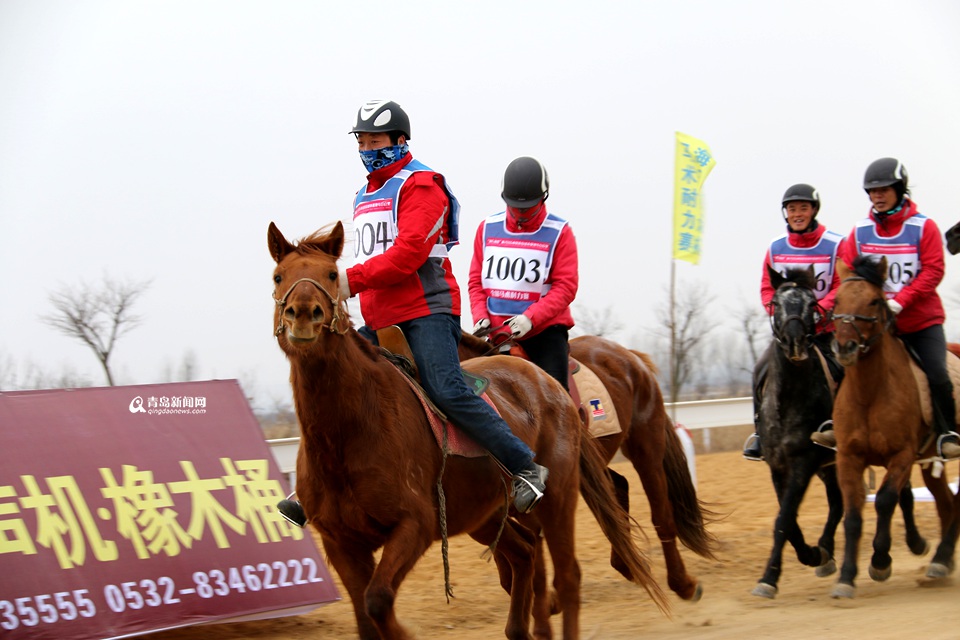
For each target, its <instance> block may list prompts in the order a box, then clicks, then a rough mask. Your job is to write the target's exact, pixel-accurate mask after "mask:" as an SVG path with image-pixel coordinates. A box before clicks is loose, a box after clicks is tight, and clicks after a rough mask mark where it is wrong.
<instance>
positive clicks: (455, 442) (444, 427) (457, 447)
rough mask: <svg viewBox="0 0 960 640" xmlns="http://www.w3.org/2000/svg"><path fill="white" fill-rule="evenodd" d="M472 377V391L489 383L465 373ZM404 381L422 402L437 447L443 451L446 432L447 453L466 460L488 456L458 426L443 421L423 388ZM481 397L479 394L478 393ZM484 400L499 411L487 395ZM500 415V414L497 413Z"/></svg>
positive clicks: (470, 383)
mask: <svg viewBox="0 0 960 640" xmlns="http://www.w3.org/2000/svg"><path fill="white" fill-rule="evenodd" d="M467 375H470V377H471V378H472V380H473V382H471V381H470V380H467V385H468V386H470V388H471V389H473V390H477V389H479V388H480V387H481V386H482V387H483V388H484V389H485V388H486V385H487V384H488V383H489V381H488V380H486V378H481V377H479V376H474V375H473V374H467V372H466V371H464V377H465V378H466V376H467ZM403 379H404V380H406V381H407V384H409V385H410V388H411V389H413V393H414V394H416V396H417V399H418V400H420V404H421V405H422V406H423V411H424V413H426V414H427V420H428V421H429V422H430V430H431V431H433V436H434V437H435V438H436V439H437V445H439V446H440V448H441V449H443V436H444V431H446V435H447V453H448V454H449V455H454V456H463V457H464V458H479V457H481V456H485V455H487V450H486V449H484V448H483V447H481V446H480V445H479V444H477V442H476V441H475V440H474V439H473V438H471V437H470V436H468V435H467V434H466V433H464V431H463V430H462V429H460V427H458V426H456V425H455V424H453V423H452V422H450V421H449V420H447V419H446V418H443V419H441V418H440V416H439V415H437V412H436V410H435V407H434V406H433V403H432V402H430V401H429V400H428V399H427V396H426V394H425V393H424V392H423V388H422V387H421V386H420V385H418V384H417V383H415V382H414V381H413V380H411V379H410V378H409V377H408V376H406V375H405V376H403ZM478 395H479V392H478ZM480 397H481V398H483V400H484V401H485V402H486V403H487V404H489V405H490V406H491V407H493V410H494V411H497V408H496V407H495V406H494V405H493V402H491V401H490V398H489V397H488V396H487V394H486V393H483V394H482V395H480ZM497 413H498V415H499V412H497Z"/></svg>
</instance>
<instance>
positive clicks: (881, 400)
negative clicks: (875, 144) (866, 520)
mask: <svg viewBox="0 0 960 640" xmlns="http://www.w3.org/2000/svg"><path fill="white" fill-rule="evenodd" d="M837 267H838V270H839V273H840V277H841V279H842V282H841V285H840V287H839V288H838V289H837V296H836V303H835V306H834V309H833V318H834V320H835V322H836V344H837V352H838V358H839V360H840V363H841V364H842V365H843V366H844V367H845V368H846V374H845V376H844V380H843V384H841V385H840V389H839V391H838V393H837V397H836V400H835V402H834V408H833V422H834V430H835V433H836V437H837V477H838V480H839V482H840V490H841V492H842V493H843V507H844V533H845V535H846V543H845V548H844V557H843V565H842V566H841V568H840V577H839V580H838V582H837V584H836V586H835V587H834V590H833V592H832V594H831V595H832V596H833V597H834V598H852V597H853V595H854V593H855V588H854V578H855V577H856V575H857V554H858V551H859V545H860V537H861V533H862V524H863V515H862V512H863V504H864V501H865V498H866V496H865V493H866V491H865V489H864V482H863V472H864V469H866V467H867V466H868V465H874V466H882V467H885V468H886V470H887V473H886V475H885V476H884V479H883V482H882V484H881V485H880V488H879V489H878V490H877V495H876V505H875V506H876V511H877V531H876V535H875V537H874V542H873V548H874V552H873V557H872V558H871V561H870V571H869V573H870V577H871V578H873V579H874V580H877V581H882V580H886V579H887V578H889V577H890V573H891V564H892V559H891V557H890V522H891V517H892V515H893V511H894V509H895V507H896V505H897V500H898V496H899V495H900V492H901V489H902V488H903V487H904V486H905V485H906V483H907V482H908V481H909V479H910V470H911V466H912V465H913V464H914V462H916V461H917V457H918V452H919V456H920V457H921V458H929V457H931V456H933V455H934V454H935V446H934V441H933V439H931V438H929V435H930V425H929V424H928V423H926V422H925V421H924V417H923V411H922V408H921V402H920V392H919V389H918V386H917V385H916V384H910V383H911V381H913V379H914V377H913V373H912V371H911V360H910V355H909V354H908V353H907V350H906V347H904V345H903V342H901V341H900V340H899V339H897V338H896V337H895V336H894V334H893V326H894V316H893V312H892V311H891V310H890V309H889V307H888V306H887V304H886V300H885V298H884V293H883V282H884V280H885V279H886V273H887V261H886V259H885V258H883V259H881V260H879V261H873V260H865V259H859V258H858V259H857V260H856V261H855V263H854V272H851V271H850V270H849V269H848V268H847V267H846V266H845V265H843V264H842V263H840V262H838V264H837ZM934 466H935V465H931V464H927V465H924V466H923V467H922V475H923V481H924V484H926V486H927V488H928V489H929V490H930V493H931V494H932V495H933V498H934V500H935V501H936V504H937V513H938V514H939V516H940V523H941V543H940V546H939V547H938V549H937V552H936V554H935V555H934V559H933V563H932V564H931V565H930V568H929V570H928V574H927V575H928V576H929V577H941V574H944V575H945V573H946V572H949V570H951V569H952V567H953V552H954V546H955V543H956V537H957V523H956V522H955V521H953V514H954V512H955V511H957V507H960V505H956V506H955V505H954V504H953V503H954V502H956V500H954V499H953V496H952V495H951V494H950V489H949V487H948V485H947V477H946V474H935V473H934V470H933V469H934ZM935 476H936V477H935Z"/></svg>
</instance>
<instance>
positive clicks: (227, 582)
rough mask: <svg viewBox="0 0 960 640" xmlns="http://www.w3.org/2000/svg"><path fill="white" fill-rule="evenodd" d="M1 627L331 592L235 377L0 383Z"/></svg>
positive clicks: (103, 634) (113, 628)
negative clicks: (282, 508) (285, 508)
mask: <svg viewBox="0 0 960 640" xmlns="http://www.w3.org/2000/svg"><path fill="white" fill-rule="evenodd" d="M0 456H2V457H0V460H2V461H0V637H2V638H4V639H8V640H15V639H18V638H30V639H31V640H34V639H45V638H50V639H57V640H63V639H81V638H84V639H85V638H120V637H127V636H132V635H138V634H142V633H149V632H152V631H159V630H161V629H169V628H173V627H180V626H186V625H193V624H200V623H205V622H226V621H229V620H234V619H246V620H249V619H255V618H265V617H273V616H278V615H291V614H297V613H305V612H307V611H309V610H311V609H314V608H316V607H317V606H318V605H320V604H323V603H325V602H331V601H334V600H338V599H339V594H338V592H337V589H336V586H335V585H334V584H333V582H332V581H331V579H330V574H329V572H328V570H327V567H326V565H325V564H324V563H323V560H322V559H321V558H320V555H319V553H318V551H317V548H316V545H315V544H314V543H313V540H312V539H311V538H310V536H309V533H308V532H305V531H304V530H301V529H299V528H297V527H295V526H293V525H291V524H290V523H288V522H287V521H286V520H284V519H283V518H282V517H280V516H279V514H277V512H276V509H275V505H276V503H277V502H278V501H279V500H280V499H281V498H283V497H284V496H285V495H286V493H287V486H286V480H285V479H284V477H283V475H282V474H281V473H280V471H279V469H278V468H277V465H276V463H275V462H274V460H273V457H272V456H271V454H270V451H269V449H268V447H267V444H266V442H265V441H264V439H263V433H262V431H261V429H260V426H259V425H258V423H257V421H256V418H255V417H254V416H253V413H252V412H251V411H250V407H249V405H248V404H247V401H246V398H245V397H244V395H243V392H242V391H241V389H240V386H239V385H238V384H237V382H236V381H235V380H218V381H209V382H187V383H174V384H157V385H142V386H128V387H105V388H92V389H57V390H50V391H18V392H3V393H0Z"/></svg>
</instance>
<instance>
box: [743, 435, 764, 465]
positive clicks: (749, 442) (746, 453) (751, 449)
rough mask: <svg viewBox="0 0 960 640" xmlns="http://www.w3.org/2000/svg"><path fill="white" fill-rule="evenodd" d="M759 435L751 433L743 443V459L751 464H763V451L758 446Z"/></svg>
mask: <svg viewBox="0 0 960 640" xmlns="http://www.w3.org/2000/svg"><path fill="white" fill-rule="evenodd" d="M759 441H760V435H759V434H756V433H751V434H750V435H749V436H747V439H746V441H745V442H744V443H743V459H744V460H750V461H751V462H763V450H762V449H761V448H760V446H759V443H760V442H759Z"/></svg>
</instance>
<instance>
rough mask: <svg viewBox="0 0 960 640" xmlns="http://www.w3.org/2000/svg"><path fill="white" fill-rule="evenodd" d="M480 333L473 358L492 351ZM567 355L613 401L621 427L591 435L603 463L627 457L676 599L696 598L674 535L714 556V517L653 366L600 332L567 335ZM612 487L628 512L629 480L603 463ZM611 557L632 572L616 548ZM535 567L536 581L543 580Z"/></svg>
mask: <svg viewBox="0 0 960 640" xmlns="http://www.w3.org/2000/svg"><path fill="white" fill-rule="evenodd" d="M489 348H490V345H489V343H487V342H486V341H484V340H481V339H479V338H475V337H474V336H471V335H469V334H465V335H464V336H463V340H462V342H461V349H460V354H461V357H462V358H467V357H473V356H476V355H479V354H482V353H485V352H487V351H488V350H489ZM570 356H571V357H572V358H574V359H575V360H577V361H578V362H580V363H581V364H583V365H585V366H587V367H589V368H590V370H591V371H593V372H594V373H595V374H596V375H597V376H598V377H599V378H600V380H601V382H603V384H604V386H605V387H606V388H607V391H608V392H609V393H610V396H611V399H612V400H613V404H614V407H615V409H616V414H617V416H618V417H619V419H620V426H621V431H620V432H619V433H616V434H612V435H607V436H602V437H600V438H596V439H595V442H596V443H597V444H598V445H599V446H600V448H601V449H602V450H603V452H604V457H605V458H606V460H607V462H609V461H610V460H611V459H613V456H614V455H615V454H616V453H617V451H618V450H620V451H622V452H623V455H624V456H625V457H626V458H627V459H628V460H630V462H631V463H632V464H633V468H634V469H635V470H636V471H637V474H638V475H639V476H640V480H641V482H642V484H643V488H644V491H645V493H646V495H647V501H648V502H649V503H650V511H651V519H652V520H653V524H654V527H655V528H656V530H657V537H658V538H659V539H660V544H661V546H662V548H663V555H664V560H665V562H666V565H667V583H668V585H669V587H670V589H672V590H673V591H674V592H675V593H676V594H677V595H678V596H679V597H680V598H682V599H684V600H691V601H697V600H699V599H700V597H701V595H702V594H703V588H702V586H701V584H700V582H699V581H698V580H697V579H696V578H695V577H693V576H691V575H690V574H689V573H687V569H686V566H685V565H684V563H683V558H682V557H681V556H680V550H679V547H678V545H677V539H678V538H679V540H680V541H681V542H682V543H683V544H684V545H685V546H686V547H687V548H689V549H690V550H692V551H693V552H695V553H697V554H698V555H700V556H703V557H705V558H714V557H715V556H714V551H715V547H716V544H717V541H716V538H715V537H714V536H713V535H711V534H710V533H709V532H707V529H706V525H707V524H708V523H709V520H710V519H711V518H712V517H713V516H714V514H713V513H711V512H710V511H709V510H708V509H707V508H706V506H705V505H703V504H702V503H701V502H700V501H699V499H698V498H697V492H696V488H695V487H694V486H693V481H692V479H691V477H690V469H689V467H688V466H687V458H686V454H685V453H684V450H683V445H682V443H681V442H680V438H679V437H678V436H677V434H676V430H675V429H674V426H673V423H672V421H671V420H670V417H669V416H668V415H667V411H666V408H665V407H664V404H663V395H662V393H661V391H660V386H659V384H658V383H657V377H656V367H655V366H654V364H653V362H652V361H651V360H650V358H649V357H648V356H647V355H645V354H643V353H640V352H637V351H633V350H630V349H627V348H625V347H622V346H620V345H618V344H617V343H615V342H612V341H610V340H607V339H606V338H602V337H598V336H581V337H578V338H574V339H573V340H571V341H570ZM607 472H608V473H609V474H610V476H611V479H612V480H613V483H614V485H615V487H616V491H617V498H618V499H619V500H620V504H621V506H622V507H623V509H624V510H625V511H628V512H629V509H630V501H629V490H630V487H629V483H628V481H627V479H626V478H625V477H623V476H622V475H620V474H619V473H617V472H615V471H613V470H612V469H608V470H607ZM610 564H611V565H612V566H613V567H614V568H616V569H617V570H618V571H619V572H620V573H622V574H623V575H624V576H625V577H626V578H627V579H631V574H630V571H629V569H628V568H627V567H626V566H625V565H624V562H623V559H622V558H620V557H619V554H618V553H617V550H616V549H613V550H612V552H611V558H610ZM540 572H541V570H540V567H538V582H537V583H535V584H536V585H538V586H539V585H540V581H539V573H540ZM542 596H543V594H542V593H541V591H540V590H539V589H537V590H536V596H535V598H536V601H537V603H538V604H535V606H534V617H535V618H538V613H539V614H540V615H542V607H541V606H539V605H540V603H542V601H543V598H542Z"/></svg>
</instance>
